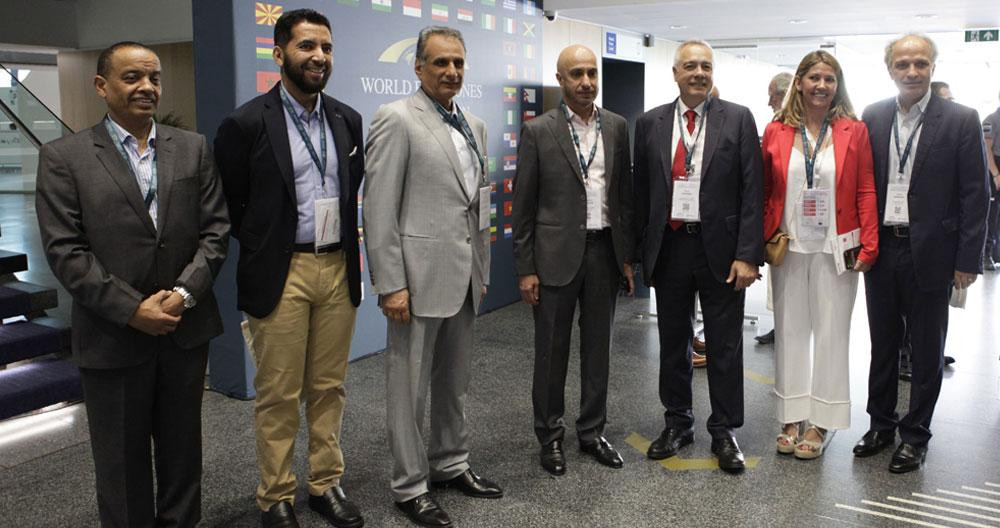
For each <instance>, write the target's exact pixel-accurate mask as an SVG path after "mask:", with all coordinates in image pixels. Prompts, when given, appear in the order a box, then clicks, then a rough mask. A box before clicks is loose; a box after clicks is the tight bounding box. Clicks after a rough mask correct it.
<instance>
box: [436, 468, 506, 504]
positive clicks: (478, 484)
mask: <svg viewBox="0 0 1000 528" xmlns="http://www.w3.org/2000/svg"><path fill="white" fill-rule="evenodd" d="M431 484H432V485H434V486H438V487H441V488H455V489H457V490H459V491H461V492H462V493H464V494H465V495H467V496H469V497H477V498H480V499H499V498H500V497H503V490H502V489H500V486H497V485H496V484H494V483H493V482H490V481H489V480H486V479H484V478H483V477H480V476H479V475H477V474H475V472H473V471H472V470H471V469H466V470H465V471H464V472H462V474H461V475H459V476H457V477H455V478H453V479H451V480H443V481H438V482H432V483H431Z"/></svg>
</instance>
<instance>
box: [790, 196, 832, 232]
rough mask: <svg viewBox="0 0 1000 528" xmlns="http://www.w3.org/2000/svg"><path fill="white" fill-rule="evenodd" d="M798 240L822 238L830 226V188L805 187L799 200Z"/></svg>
mask: <svg viewBox="0 0 1000 528" xmlns="http://www.w3.org/2000/svg"><path fill="white" fill-rule="evenodd" d="M798 213H799V214H798V226H797V227H798V230H797V232H796V237H797V238H798V239H799V240H824V239H826V232H827V230H828V229H829V228H830V190H829V189H805V190H803V191H802V199H801V200H800V201H799V210H798Z"/></svg>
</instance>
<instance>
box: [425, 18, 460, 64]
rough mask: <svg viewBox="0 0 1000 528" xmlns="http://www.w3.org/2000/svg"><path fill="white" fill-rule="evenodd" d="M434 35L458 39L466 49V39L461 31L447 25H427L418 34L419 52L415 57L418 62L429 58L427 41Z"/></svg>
mask: <svg viewBox="0 0 1000 528" xmlns="http://www.w3.org/2000/svg"><path fill="white" fill-rule="evenodd" d="M434 35H441V36H442V37H448V38H454V39H458V41H459V42H461V43H462V49H463V50H464V49H466V48H465V39H463V38H462V32H461V31H459V30H457V29H454V28H450V27H446V26H427V27H425V28H424V29H421V30H420V34H418V35H417V54H416V58H415V59H414V60H416V62H418V63H422V62H425V61H426V60H427V41H428V40H429V39H430V38H431V37H433V36H434Z"/></svg>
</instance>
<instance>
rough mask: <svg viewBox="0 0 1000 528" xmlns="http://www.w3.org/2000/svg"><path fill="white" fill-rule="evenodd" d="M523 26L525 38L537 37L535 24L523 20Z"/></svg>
mask: <svg viewBox="0 0 1000 528" xmlns="http://www.w3.org/2000/svg"><path fill="white" fill-rule="evenodd" d="M521 25H523V26H524V36H525V37H534V36H535V24H534V23H528V22H525V21H523V20H522V21H521Z"/></svg>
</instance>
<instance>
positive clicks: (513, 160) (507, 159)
mask: <svg viewBox="0 0 1000 528" xmlns="http://www.w3.org/2000/svg"><path fill="white" fill-rule="evenodd" d="M503 170H505V171H512V170H517V156H504V157H503Z"/></svg>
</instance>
